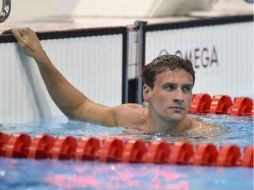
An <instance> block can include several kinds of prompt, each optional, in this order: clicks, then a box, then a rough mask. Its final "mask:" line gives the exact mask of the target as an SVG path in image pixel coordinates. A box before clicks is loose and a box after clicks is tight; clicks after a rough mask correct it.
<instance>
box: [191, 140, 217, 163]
mask: <svg viewBox="0 0 254 190" xmlns="http://www.w3.org/2000/svg"><path fill="white" fill-rule="evenodd" d="M217 155H218V151H217V148H216V146H215V145H214V144H209V143H205V144H198V145H197V146H196V151H195V154H194V158H193V163H194V164H196V165H207V166H212V165H215V163H216V159H217Z"/></svg>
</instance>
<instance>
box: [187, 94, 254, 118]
mask: <svg viewBox="0 0 254 190" xmlns="http://www.w3.org/2000/svg"><path fill="white" fill-rule="evenodd" d="M189 112H190V113H211V114H228V115H235V116H252V117H253V116H254V107H253V99H251V98H249V97H243V96H241V97H235V98H234V100H233V101H232V99H231V97H230V96H228V95H215V96H213V97H212V96H210V95H209V94H207V93H200V94H193V96H192V102H191V105H190V109H189Z"/></svg>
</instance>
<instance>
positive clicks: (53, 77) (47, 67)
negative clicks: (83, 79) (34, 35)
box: [34, 51, 87, 117]
mask: <svg viewBox="0 0 254 190" xmlns="http://www.w3.org/2000/svg"><path fill="white" fill-rule="evenodd" d="M34 59H35V61H36V62H37V64H38V67H39V70H40V73H41V76H42V78H43V80H44V83H45V85H46V87H47V90H48V92H49V94H50V96H51V98H52V99H53V101H54V102H55V104H56V105H57V106H58V107H59V109H60V110H61V111H62V112H63V113H64V114H65V115H66V116H68V117H74V112H75V110H76V109H77V108H78V107H79V106H80V105H81V104H82V103H83V102H84V101H86V100H87V98H86V97H85V96H84V95H83V94H82V93H81V92H80V91H79V90H77V89H76V88H75V87H74V86H72V85H71V84H70V83H69V82H68V81H67V80H66V79H65V78H64V76H63V75H62V74H61V73H60V72H59V71H58V70H57V69H56V67H55V66H54V65H53V64H52V63H51V61H50V59H49V58H48V56H47V54H46V53H45V52H44V51H42V52H41V53H40V55H39V56H37V57H34Z"/></svg>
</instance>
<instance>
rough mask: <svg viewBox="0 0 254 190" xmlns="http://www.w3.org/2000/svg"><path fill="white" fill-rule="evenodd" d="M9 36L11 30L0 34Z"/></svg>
mask: <svg viewBox="0 0 254 190" xmlns="http://www.w3.org/2000/svg"><path fill="white" fill-rule="evenodd" d="M10 34H12V31H11V29H9V30H5V31H3V32H2V33H1V35H10Z"/></svg>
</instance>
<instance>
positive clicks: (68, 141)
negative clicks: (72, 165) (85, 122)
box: [51, 136, 77, 160]
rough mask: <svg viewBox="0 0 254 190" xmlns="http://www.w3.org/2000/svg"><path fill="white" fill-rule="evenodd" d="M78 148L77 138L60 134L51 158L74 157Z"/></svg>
mask: <svg viewBox="0 0 254 190" xmlns="http://www.w3.org/2000/svg"><path fill="white" fill-rule="evenodd" d="M76 148H77V139H76V138H75V137H72V136H60V137H58V138H57V139H56V141H55V143H54V145H53V147H52V149H51V158H53V159H60V160H66V159H72V158H73V155H74V154H75V151H76Z"/></svg>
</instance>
